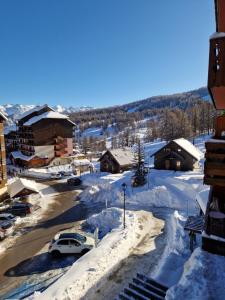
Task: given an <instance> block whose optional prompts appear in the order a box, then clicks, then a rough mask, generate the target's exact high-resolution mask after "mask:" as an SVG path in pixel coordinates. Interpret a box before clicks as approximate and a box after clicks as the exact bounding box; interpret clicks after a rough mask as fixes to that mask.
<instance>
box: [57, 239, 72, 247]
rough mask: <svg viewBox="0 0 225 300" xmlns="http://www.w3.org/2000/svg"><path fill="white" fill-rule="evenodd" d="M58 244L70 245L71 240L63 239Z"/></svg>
mask: <svg viewBox="0 0 225 300" xmlns="http://www.w3.org/2000/svg"><path fill="white" fill-rule="evenodd" d="M57 245H67V246H68V245H69V241H68V240H61V241H59V242H58V243H57Z"/></svg>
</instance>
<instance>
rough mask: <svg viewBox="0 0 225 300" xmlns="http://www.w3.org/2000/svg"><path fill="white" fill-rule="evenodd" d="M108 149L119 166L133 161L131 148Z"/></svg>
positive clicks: (130, 163)
mask: <svg viewBox="0 0 225 300" xmlns="http://www.w3.org/2000/svg"><path fill="white" fill-rule="evenodd" d="M108 151H109V152H110V153H111V154H112V156H113V157H114V158H115V160H116V161H117V162H118V163H119V165H120V166H126V165H132V164H134V162H135V161H134V154H133V152H132V149H131V148H124V149H111V150H108ZM104 154H105V153H104ZM104 154H103V156H104Z"/></svg>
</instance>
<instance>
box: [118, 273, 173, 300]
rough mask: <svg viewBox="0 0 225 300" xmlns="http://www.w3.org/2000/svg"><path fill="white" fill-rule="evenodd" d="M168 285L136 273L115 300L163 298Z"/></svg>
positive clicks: (160, 299) (153, 299)
mask: <svg viewBox="0 0 225 300" xmlns="http://www.w3.org/2000/svg"><path fill="white" fill-rule="evenodd" d="M167 290H168V287H166V286H164V285H162V284H160V283H158V282H157V281H155V280H153V279H150V278H148V277H146V276H145V275H142V274H139V273H137V277H136V278H133V281H132V283H129V285H128V287H126V288H125V289H124V291H123V292H121V293H120V294H119V296H118V297H117V298H116V300H133V299H135V300H151V299H152V300H163V299H165V296H166V291H167Z"/></svg>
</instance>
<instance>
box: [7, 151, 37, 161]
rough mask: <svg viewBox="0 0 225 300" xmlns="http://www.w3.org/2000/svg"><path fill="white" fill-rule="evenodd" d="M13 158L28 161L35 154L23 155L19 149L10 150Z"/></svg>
mask: <svg viewBox="0 0 225 300" xmlns="http://www.w3.org/2000/svg"><path fill="white" fill-rule="evenodd" d="M11 154H12V156H13V158H15V159H17V158H19V159H22V160H26V161H30V160H31V159H32V158H34V157H35V156H34V155H32V156H27V155H24V154H23V153H22V152H21V151H12V152H11Z"/></svg>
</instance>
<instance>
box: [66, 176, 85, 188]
mask: <svg viewBox="0 0 225 300" xmlns="http://www.w3.org/2000/svg"><path fill="white" fill-rule="evenodd" d="M67 183H68V184H69V185H74V186H78V185H81V184H82V180H81V179H80V178H79V177H71V178H69V179H68V180H67Z"/></svg>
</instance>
